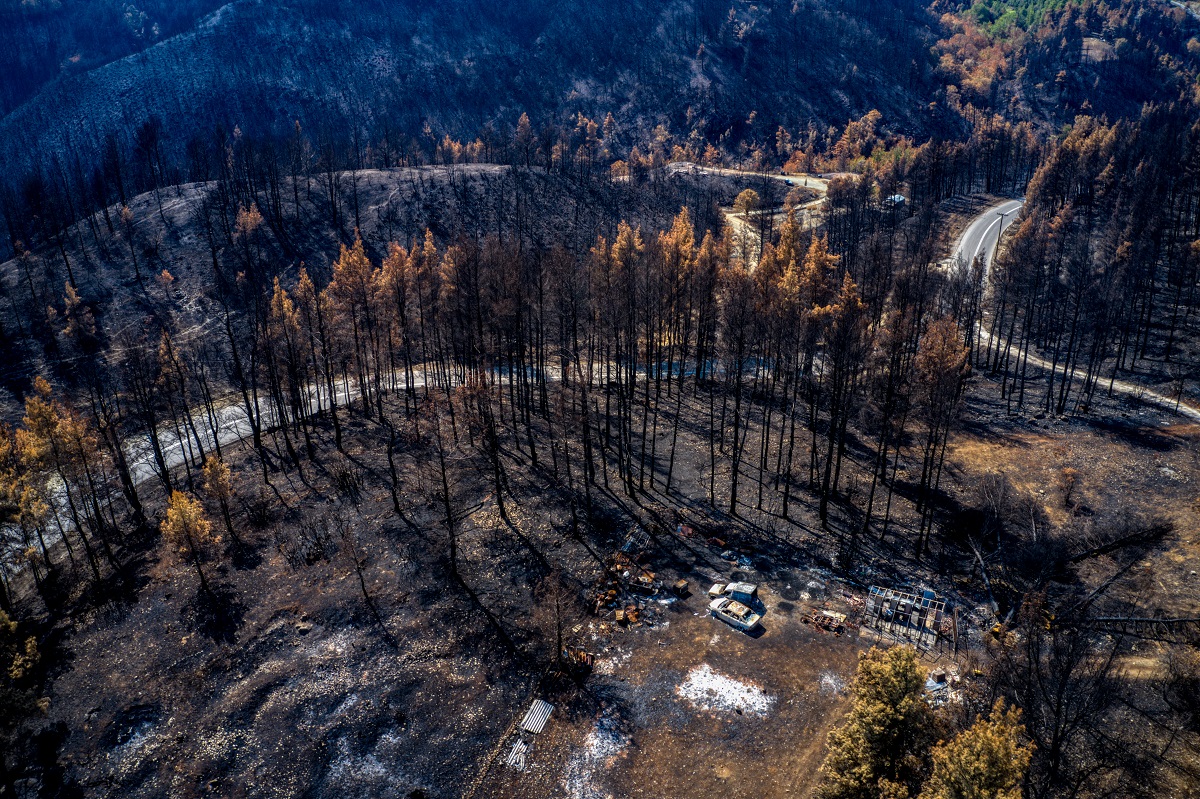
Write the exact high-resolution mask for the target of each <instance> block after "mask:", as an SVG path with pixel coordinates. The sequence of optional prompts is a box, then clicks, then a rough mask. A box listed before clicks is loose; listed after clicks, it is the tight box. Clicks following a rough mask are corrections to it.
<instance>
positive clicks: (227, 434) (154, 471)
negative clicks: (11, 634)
mask: <svg viewBox="0 0 1200 799" xmlns="http://www.w3.org/2000/svg"><path fill="white" fill-rule="evenodd" d="M687 168H694V169H696V170H700V171H706V172H714V173H718V174H754V175H759V174H760V173H737V172H736V170H726V169H717V168H711V167H700V166H696V165H684V166H682V167H680V169H687ZM760 176H761V175H760ZM769 177H773V178H776V179H780V180H791V181H794V180H795V179H796V178H794V177H786V176H779V175H770V176H769ZM813 182H814V181H813V180H812V179H811V178H810V187H811V188H816V189H817V190H818V191H820V190H822V189H824V188H825V187H824V185H822V186H820V187H819V188H818V187H817V186H814V185H812V184H813ZM793 185H794V183H793ZM1023 202H1024V201H1023V200H1019V199H1018V200H1006V201H1005V202H1002V203H999V204H997V205H995V206H992V207H990V208H988V209H986V210H984V211H983V212H981V213H980V214H979V215H978V216H976V217H975V218H974V219H973V220H972V221H971V222H970V224H969V225H968V226H967V227H966V229H965V230H964V231H963V233H962V235H961V236H960V237H959V238H958V241H957V244H956V245H955V248H954V251H953V258H963V259H965V260H966V262H968V263H969V262H970V261H972V260H974V258H975V257H977V256H982V257H983V259H984V264H985V268H986V267H987V266H990V265H991V261H992V259H993V257H994V256H995V253H996V249H997V247H998V245H999V242H1000V237H1001V233H1002V231H1003V230H1006V229H1007V228H1008V226H1009V225H1010V224H1012V222H1013V220H1014V219H1015V218H1016V216H1017V214H1018V213H1019V211H1020V209H1021V207H1022V205H1023ZM978 337H979V339H978V340H979V341H980V342H982V343H984V344H988V343H989V342H990V341H991V336H990V335H989V334H988V332H987V330H986V328H985V327H984V326H983V325H979V326H978ZM1028 362H1029V364H1030V365H1032V366H1034V367H1038V368H1042V369H1047V370H1048V369H1050V368H1051V364H1050V362H1049V361H1046V360H1045V359H1043V358H1041V357H1038V356H1037V355H1034V354H1033V353H1030V354H1029V356H1028ZM1073 377H1077V378H1078V377H1082V374H1081V373H1080V372H1079V371H1078V370H1075V371H1074V372H1073ZM414 378H415V379H414V382H415V385H416V387H418V388H421V387H423V386H424V384H425V378H424V376H423V375H422V374H420V373H418V374H417V375H415V376H414ZM308 391H309V394H310V399H311V406H312V407H313V408H314V409H318V408H323V407H327V404H328V401H329V398H328V397H327V396H326V392H325V388H324V386H320V387H318V386H316V385H313V386H309V388H308ZM335 391H336V392H337V403H338V405H340V406H343V407H344V406H345V405H347V404H348V403H350V402H352V401H353V400H355V399H357V398H358V392H357V390H356V389H355V387H354V386H352V385H346V384H344V383H343V384H341V385H339V386H337V388H336V389H335ZM1111 391H1112V392H1113V393H1118V394H1127V395H1130V396H1134V397H1137V398H1138V399H1140V400H1142V401H1144V402H1148V403H1150V404H1152V405H1156V406H1158V407H1161V408H1164V409H1166V410H1168V411H1171V412H1172V413H1177V414H1178V415H1180V416H1182V417H1184V418H1186V419H1188V420H1189V421H1192V422H1197V423H1200V408H1197V407H1195V406H1193V405H1190V404H1188V403H1183V402H1178V401H1177V400H1176V399H1175V398H1173V397H1168V396H1166V395H1163V394H1159V393H1156V392H1154V391H1150V390H1148V389H1146V388H1145V387H1143V386H1140V385H1137V384H1136V383H1131V382H1129V381H1126V380H1114V381H1113V382H1112V384H1111ZM259 405H260V408H261V417H262V425H263V428H264V431H265V430H269V429H271V428H272V427H273V426H274V425H275V423H276V420H277V418H278V414H277V413H276V412H275V410H274V409H273V408H272V407H271V403H270V400H269V399H268V398H267V397H264V396H260V397H259ZM191 416H192V419H193V420H194V422H195V427H196V430H195V431H194V432H193V431H192V430H190V429H186V428H184V429H180V428H177V427H176V426H175V425H173V424H165V425H163V426H162V427H160V428H159V440H160V442H161V451H162V455H163V459H164V461H165V463H166V465H167V467H168V468H169V469H171V470H175V469H178V468H179V467H181V466H183V465H184V464H185V463H189V462H190V463H194V462H195V460H196V455H197V447H196V442H195V438H197V437H198V438H199V439H200V443H201V444H202V445H203V447H204V449H205V450H206V451H207V450H211V449H212V448H213V442H214V441H220V443H221V445H222V446H226V445H230V444H234V443H235V442H238V441H240V440H242V439H245V438H249V437H250V435H251V425H250V419H249V416H248V415H247V414H246V409H245V407H244V405H243V404H242V401H241V398H240V397H237V396H236V395H230V396H229V397H227V398H226V400H225V401H224V403H223V404H222V406H221V407H220V409H219V410H218V412H217V414H216V417H217V418H216V419H215V420H213V422H210V420H209V418H208V414H207V413H206V412H205V410H204V409H203V408H194V409H192V411H191ZM214 422H215V423H214ZM124 448H125V454H126V458H127V459H128V462H129V467H130V472H131V476H132V478H133V481H134V482H135V483H136V484H138V485H141V484H145V483H149V482H153V481H155V480H158V479H159V468H158V465H157V464H156V462H155V458H154V454H153V451H152V448H151V446H150V436H149V435H148V434H145V433H144V434H141V435H138V436H134V437H131V438H130V439H128V440H126V441H125V443H124ZM59 491H61V488H60V489H59ZM55 504H57V505H59V506H60V508H59V510H60V512H59V513H58V514H56V516H57V518H58V519H59V523H60V524H67V523H68V522H67V520H66V516H67V514H66V513H65V511H64V510H63V509H64V508H65V505H66V501H65V497H59V501H58V502H56V503H55ZM60 532H61V531H60ZM4 533H7V535H8V537H9V538H10V541H13V540H16V539H15V538H13V536H14V534H15V532H14V531H13V530H5V531H4ZM0 557H3V555H0Z"/></svg>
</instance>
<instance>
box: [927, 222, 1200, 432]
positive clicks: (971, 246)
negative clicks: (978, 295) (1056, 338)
mask: <svg viewBox="0 0 1200 799" xmlns="http://www.w3.org/2000/svg"><path fill="white" fill-rule="evenodd" d="M1024 202H1025V200H1024V198H1022V199H1020V200H1007V201H1005V202H1002V203H999V204H997V205H994V206H992V207H991V208H988V209H987V210H986V211H983V212H982V213H980V214H979V215H978V216H977V217H975V218H974V219H973V220H971V224H969V225H968V226H967V229H966V230H964V231H963V234H962V235H961V236H960V237H959V239H958V243H957V244H956V245H955V247H954V252H953V253H952V255H951V257H952V259H962V260H963V261H965V262H967V263H970V262H971V261H973V260H974V259H975V258H976V256H982V257H983V260H984V267H985V272H984V274H985V275H986V269H987V268H990V267H991V265H992V258H993V257H994V256H995V254H996V246H997V245H998V244H999V242H1000V231H1001V228H1003V229H1004V230H1007V229H1008V226H1009V225H1011V224H1012V222H1013V220H1014V219H1015V218H1016V216H1017V213H1018V212H1019V211H1020V210H1021V207H1022V205H1024ZM976 330H977V336H978V340H979V342H980V343H981V344H983V345H985V346H986V345H988V344H990V343H991V341H992V336H991V335H990V334H989V333H988V331H987V328H986V327H985V326H984V325H983V324H979V325H977V326H976ZM1028 362H1029V365H1030V366H1034V367H1037V368H1040V369H1051V368H1053V367H1054V365H1053V363H1052V362H1050V361H1048V360H1046V359H1045V358H1042V357H1040V356H1038V355H1035V354H1033V353H1032V352H1031V353H1029V356H1028ZM1060 365H1061V364H1060ZM1071 377H1072V379H1074V380H1082V379H1083V377H1084V372H1083V371H1082V370H1080V369H1074V370H1072V371H1071ZM1102 383H1103V381H1102ZM1111 393H1113V394H1125V395H1128V396H1132V397H1137V398H1138V399H1139V400H1141V401H1142V402H1146V403H1149V404H1151V405H1157V406H1158V407H1160V408H1164V409H1166V410H1168V411H1171V412H1172V413H1177V414H1178V415H1180V416H1182V417H1184V418H1185V419H1187V420H1189V421H1191V422H1200V408H1198V407H1195V406H1193V405H1191V404H1189V403H1186V402H1180V401H1177V400H1176V399H1175V398H1174V397H1169V396H1167V395H1165V394H1160V393H1158V392H1156V391H1151V390H1149V389H1147V388H1146V387H1145V386H1141V385H1138V384H1137V383H1133V382H1130V381H1128V380H1113V381H1112V383H1111Z"/></svg>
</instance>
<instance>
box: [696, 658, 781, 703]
mask: <svg viewBox="0 0 1200 799" xmlns="http://www.w3.org/2000/svg"><path fill="white" fill-rule="evenodd" d="M675 693H677V694H678V695H679V696H681V697H683V698H684V699H686V700H687V701H688V702H690V703H691V704H692V705H693V706H694V707H696V708H699V709H700V710H717V711H721V712H724V713H741V714H743V715H746V714H749V715H752V716H765V715H767V713H769V712H770V711H771V708H772V707H774V705H775V697H773V696H771V695H770V694H768V693H766V692H765V691H764V690H763V689H762V688H760V687H758V686H757V685H755V684H753V683H748V682H742V681H741V680H736V679H734V678H733V677H729V676H726V675H724V674H721V673H720V672H718V671H713V669H712V668H711V667H710V666H709V665H708V664H707V663H705V664H701V665H699V666H697V667H695V668H694V669H692V670H691V671H689V672H688V674H687V678H686V679H684V681H683V682H682V683H680V684H679V687H678V688H676V689H675Z"/></svg>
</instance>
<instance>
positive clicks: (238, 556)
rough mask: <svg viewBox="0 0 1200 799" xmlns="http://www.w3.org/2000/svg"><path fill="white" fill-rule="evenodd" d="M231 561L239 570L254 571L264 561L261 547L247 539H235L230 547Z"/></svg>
mask: <svg viewBox="0 0 1200 799" xmlns="http://www.w3.org/2000/svg"><path fill="white" fill-rule="evenodd" d="M229 562H230V563H232V564H233V568H235V569H237V570H238V571H241V572H244V571H254V570H255V569H257V568H258V567H259V566H261V565H262V562H263V557H262V553H261V552H260V547H256V546H254V545H252V544H250V543H249V542H246V541H235V542H234V543H233V546H231V547H230V548H229Z"/></svg>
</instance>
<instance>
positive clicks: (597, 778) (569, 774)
mask: <svg viewBox="0 0 1200 799" xmlns="http://www.w3.org/2000/svg"><path fill="white" fill-rule="evenodd" d="M628 746H629V736H628V735H626V734H624V733H623V732H621V729H620V725H619V720H618V719H617V717H616V716H615V715H614V714H612V713H611V712H609V711H605V712H604V713H603V714H601V716H600V718H598V719H596V726H595V727H594V728H593V729H592V731H591V732H589V733H588V736H587V738H585V739H584V741H583V746H582V747H581V748H580V749H579V750H578V751H577V752H575V753H573V754H572V755H571V757H570V759H569V760H567V767H566V769H565V770H564V772H563V779H562V782H563V787H564V788H566V791H567V796H570V797H571V799H613V793H612V791H609V790H607V789H606V788H605V787H604V785H603V783H602V782H601V775H602V774H604V773H605V772H607V771H608V770H610V769H611V767H612V764H613V761H615V760H616V759H617V758H618V757H620V756H621V755H623V754H625V749H626V747H628Z"/></svg>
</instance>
